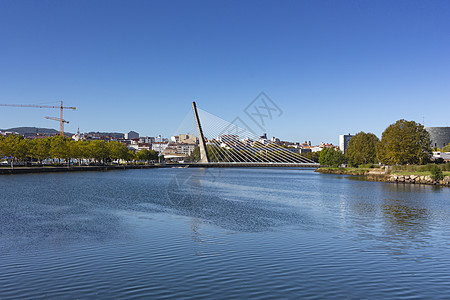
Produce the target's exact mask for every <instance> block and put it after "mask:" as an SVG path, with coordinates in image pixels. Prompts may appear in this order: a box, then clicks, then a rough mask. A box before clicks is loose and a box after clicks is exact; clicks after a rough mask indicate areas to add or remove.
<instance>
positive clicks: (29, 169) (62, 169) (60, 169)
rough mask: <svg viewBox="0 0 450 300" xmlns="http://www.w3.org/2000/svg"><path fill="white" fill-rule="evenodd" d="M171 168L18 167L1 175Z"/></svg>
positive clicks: (5, 170) (135, 166) (1, 171)
mask: <svg viewBox="0 0 450 300" xmlns="http://www.w3.org/2000/svg"><path fill="white" fill-rule="evenodd" d="M161 167H169V166H165V165H105V166H70V167H67V166H48V167H18V168H9V167H8V168H0V175H2V174H3V175H4V174H26V173H55V172H79V171H111V170H128V169H151V168H161Z"/></svg>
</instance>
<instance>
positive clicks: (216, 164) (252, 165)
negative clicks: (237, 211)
mask: <svg viewBox="0 0 450 300" xmlns="http://www.w3.org/2000/svg"><path fill="white" fill-rule="evenodd" d="M178 165H179V166H188V167H196V168H258V167H259V168H260V167H264V168H267V167H270V168H273V167H276V168H318V167H320V165H319V164H318V163H275V162H274V163H260V162H259V163H252V162H209V163H185V164H178Z"/></svg>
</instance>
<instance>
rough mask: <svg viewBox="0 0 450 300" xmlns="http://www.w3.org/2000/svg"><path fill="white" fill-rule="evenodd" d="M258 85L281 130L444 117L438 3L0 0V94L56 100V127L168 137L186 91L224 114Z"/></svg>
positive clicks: (3, 98) (303, 131)
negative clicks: (61, 104) (62, 122)
mask: <svg viewBox="0 0 450 300" xmlns="http://www.w3.org/2000/svg"><path fill="white" fill-rule="evenodd" d="M261 91H264V92H265V93H266V94H267V95H268V96H269V97H271V99H272V100H273V101H274V102H276V104H277V105H278V106H279V107H280V108H281V109H282V110H283V115H282V116H281V117H279V118H277V119H274V120H273V121H272V122H271V123H270V125H268V127H267V131H268V135H269V136H273V135H276V136H278V137H280V138H282V139H285V140H293V141H304V140H311V141H312V142H313V143H319V142H321V141H324V142H332V143H334V144H337V142H338V135H339V134H342V133H356V132H359V131H366V132H373V133H375V134H376V135H378V136H381V133H382V131H383V130H384V129H385V128H386V127H387V126H388V125H389V124H391V123H393V122H395V121H396V120H398V119H401V118H405V119H407V120H415V121H417V122H422V120H423V118H424V119H425V125H426V126H446V125H447V126H450V122H449V119H450V1H430V0H426V1H410V0H408V1H229V0H227V1H111V0H108V1H61V0H58V1H18V0H13V1H5V0H2V1H0V103H16V104H21V103H23V104H28V103H30V104H31V103H45V102H51V101H57V100H59V99H62V100H64V101H65V103H66V104H67V105H70V106H76V107H77V111H76V112H71V111H70V112H66V114H65V118H66V119H67V120H69V121H70V124H69V125H67V127H66V128H67V130H68V131H72V132H74V131H76V129H77V127H80V130H81V131H91V130H96V131H97V130H99V131H118V132H127V131H129V130H135V131H138V132H139V133H141V135H158V134H162V135H165V136H169V135H172V134H174V133H175V131H176V129H177V128H178V125H179V124H180V123H181V121H182V120H183V118H184V117H185V116H186V113H187V112H188V111H189V110H190V108H191V101H193V100H196V101H197V104H198V106H199V107H201V108H202V109H204V110H206V111H208V112H210V113H213V114H215V115H217V116H220V117H222V118H223V119H226V120H229V121H231V120H232V119H234V117H236V116H242V115H245V114H244V113H243V110H244V108H245V107H246V106H247V104H248V103H250V102H251V101H252V100H253V99H254V98H255V97H256V96H257V95H258V94H259V92H261ZM47 115H50V116H55V117H56V116H58V111H56V110H54V111H53V110H42V109H31V108H28V109H21V108H5V107H0V128H10V127H16V126H39V127H47V128H49V127H50V128H56V129H57V128H58V123H57V122H55V121H50V120H46V119H44V117H45V116H47ZM249 125H250V124H249Z"/></svg>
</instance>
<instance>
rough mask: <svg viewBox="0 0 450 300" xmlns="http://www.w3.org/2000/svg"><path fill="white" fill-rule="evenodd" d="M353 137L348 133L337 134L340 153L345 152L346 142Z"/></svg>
mask: <svg viewBox="0 0 450 300" xmlns="http://www.w3.org/2000/svg"><path fill="white" fill-rule="evenodd" d="M352 137H353V135H351V134H350V133H349V134H341V135H339V149H340V150H341V151H342V153H344V154H345V151H346V150H347V147H348V143H349V142H350V139H351V138H352Z"/></svg>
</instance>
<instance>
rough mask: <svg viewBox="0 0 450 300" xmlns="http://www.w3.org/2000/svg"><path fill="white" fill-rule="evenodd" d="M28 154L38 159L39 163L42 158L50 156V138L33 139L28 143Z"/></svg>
mask: <svg viewBox="0 0 450 300" xmlns="http://www.w3.org/2000/svg"><path fill="white" fill-rule="evenodd" d="M28 154H29V156H30V157H32V158H35V159H37V160H38V162H39V163H41V162H42V160H44V159H47V158H49V157H50V140H49V139H48V138H43V139H41V138H37V139H33V140H31V141H30V143H29V150H28Z"/></svg>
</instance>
